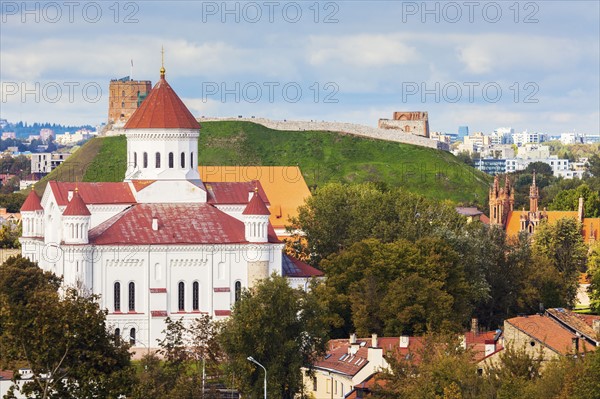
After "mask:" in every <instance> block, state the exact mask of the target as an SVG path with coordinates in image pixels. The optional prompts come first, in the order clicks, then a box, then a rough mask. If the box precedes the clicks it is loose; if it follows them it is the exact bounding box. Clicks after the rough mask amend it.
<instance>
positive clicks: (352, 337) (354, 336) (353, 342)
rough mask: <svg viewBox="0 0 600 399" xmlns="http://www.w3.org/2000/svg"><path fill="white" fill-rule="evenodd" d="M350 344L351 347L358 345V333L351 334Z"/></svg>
mask: <svg viewBox="0 0 600 399" xmlns="http://www.w3.org/2000/svg"><path fill="white" fill-rule="evenodd" d="M349 343H350V345H352V344H356V333H352V334H350V341H349Z"/></svg>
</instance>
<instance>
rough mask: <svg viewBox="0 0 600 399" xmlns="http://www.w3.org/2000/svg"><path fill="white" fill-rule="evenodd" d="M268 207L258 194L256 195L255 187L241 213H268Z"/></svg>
mask: <svg viewBox="0 0 600 399" xmlns="http://www.w3.org/2000/svg"><path fill="white" fill-rule="evenodd" d="M270 214H271V212H269V208H267V206H266V205H265V203H264V201H263V200H262V198H260V195H258V188H256V189H255V191H254V195H252V199H251V200H250V202H248V205H246V208H244V211H243V212H242V215H265V216H266V215H270Z"/></svg>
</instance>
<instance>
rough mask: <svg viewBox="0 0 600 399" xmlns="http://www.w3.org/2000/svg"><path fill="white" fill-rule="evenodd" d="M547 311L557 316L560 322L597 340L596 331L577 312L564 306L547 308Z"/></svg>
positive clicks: (554, 316) (552, 315)
mask: <svg viewBox="0 0 600 399" xmlns="http://www.w3.org/2000/svg"><path fill="white" fill-rule="evenodd" d="M546 313H548V315H549V316H550V317H553V318H555V319H556V320H558V321H559V322H560V323H562V324H564V325H566V326H567V327H568V328H570V329H573V330H575V331H577V332H578V333H580V334H581V335H583V336H585V337H587V338H590V339H593V340H597V338H596V335H597V334H596V332H595V331H594V329H593V328H592V327H591V326H590V325H588V324H587V323H586V320H585V319H584V318H583V317H581V316H580V315H578V314H577V313H574V312H571V311H569V310H566V309H563V308H554V309H548V310H546Z"/></svg>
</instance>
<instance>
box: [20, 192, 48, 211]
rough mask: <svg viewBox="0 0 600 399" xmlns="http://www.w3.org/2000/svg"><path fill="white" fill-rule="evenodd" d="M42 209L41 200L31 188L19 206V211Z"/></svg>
mask: <svg viewBox="0 0 600 399" xmlns="http://www.w3.org/2000/svg"><path fill="white" fill-rule="evenodd" d="M43 209H44V208H42V202H41V201H40V197H38V196H37V194H36V193H35V190H31V191H30V192H29V195H28V196H27V198H26V199H25V202H24V203H23V205H22V206H21V212H34V211H41V210H43Z"/></svg>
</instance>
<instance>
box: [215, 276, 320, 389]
mask: <svg viewBox="0 0 600 399" xmlns="http://www.w3.org/2000/svg"><path fill="white" fill-rule="evenodd" d="M326 317H327V309H325V308H324V306H323V305H322V304H321V303H320V302H319V301H318V300H317V298H316V297H315V296H314V294H313V293H312V292H310V291H309V292H304V291H302V290H297V289H292V288H291V287H290V286H289V285H288V283H287V281H286V279H285V278H284V277H280V276H276V275H272V276H271V277H270V278H269V279H265V280H262V281H261V282H259V283H258V284H257V285H256V286H255V287H254V288H252V289H250V290H244V291H243V292H242V295H241V299H240V300H239V301H238V302H236V304H235V305H234V307H233V310H232V314H231V317H230V318H229V319H228V320H227V321H226V322H225V324H224V326H223V329H222V333H221V335H220V342H221V345H222V347H223V350H224V352H225V353H226V355H227V357H228V364H227V368H228V372H229V373H230V375H232V376H234V377H235V378H236V379H237V384H238V388H239V390H240V391H241V392H242V394H243V395H244V396H246V395H248V396H249V397H262V392H263V375H264V374H263V370H262V369H260V368H259V367H257V366H256V365H254V364H252V363H251V362H249V361H248V360H247V358H248V356H253V357H254V358H255V359H256V360H257V361H258V362H260V363H261V364H262V365H263V366H264V367H265V368H266V369H267V372H268V376H267V377H268V392H269V396H270V397H274V398H275V397H276V398H285V399H291V398H294V397H295V395H296V394H297V393H299V392H300V391H301V389H302V371H301V368H302V367H305V368H308V369H311V368H312V365H313V364H314V363H315V361H316V360H317V359H318V358H319V357H320V356H322V355H323V354H324V352H325V343H326V341H327V331H328V328H327V324H326V322H325V320H326Z"/></svg>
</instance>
